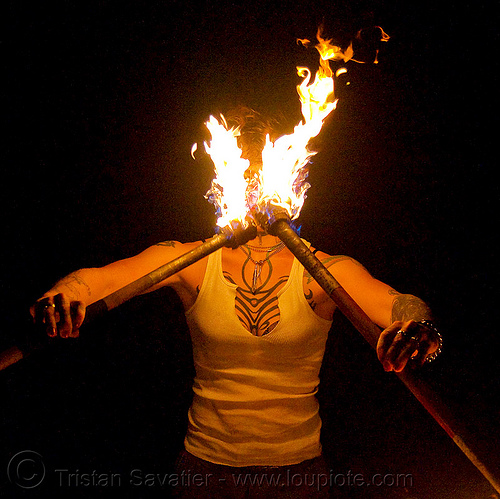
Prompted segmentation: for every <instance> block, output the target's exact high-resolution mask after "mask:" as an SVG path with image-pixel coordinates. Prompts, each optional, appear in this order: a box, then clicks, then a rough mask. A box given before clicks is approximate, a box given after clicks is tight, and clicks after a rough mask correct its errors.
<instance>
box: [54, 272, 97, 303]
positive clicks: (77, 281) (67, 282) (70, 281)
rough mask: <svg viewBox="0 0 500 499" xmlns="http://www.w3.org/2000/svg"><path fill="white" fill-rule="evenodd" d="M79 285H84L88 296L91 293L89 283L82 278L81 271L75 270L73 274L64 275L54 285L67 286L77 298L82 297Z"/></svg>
mask: <svg viewBox="0 0 500 499" xmlns="http://www.w3.org/2000/svg"><path fill="white" fill-rule="evenodd" d="M78 286H82V287H83V288H84V289H86V291H87V296H90V295H91V291H90V287H89V285H88V284H87V283H86V282H85V281H84V280H83V279H82V277H81V276H80V275H79V272H78V271H76V272H73V273H72V274H69V275H67V276H66V277H63V278H62V279H61V280H60V281H58V282H57V283H56V285H55V286H54V287H65V288H66V289H67V290H68V291H69V292H70V294H71V296H72V297H73V298H75V299H78V298H80V296H81V293H80V289H79V288H78Z"/></svg>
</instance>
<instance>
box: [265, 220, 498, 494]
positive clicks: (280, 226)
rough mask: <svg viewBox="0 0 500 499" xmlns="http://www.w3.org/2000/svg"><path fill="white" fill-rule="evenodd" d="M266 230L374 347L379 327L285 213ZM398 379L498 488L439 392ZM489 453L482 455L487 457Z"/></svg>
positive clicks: (412, 376) (408, 376)
mask: <svg viewBox="0 0 500 499" xmlns="http://www.w3.org/2000/svg"><path fill="white" fill-rule="evenodd" d="M268 230H269V233H270V234H273V235H275V236H277V237H279V238H280V239H281V241H283V243H284V244H285V246H286V247H287V248H288V249H289V250H290V251H291V252H292V253H293V255H294V256H295V257H296V258H297V260H299V262H300V263H301V264H302V265H303V266H304V268H305V269H306V270H307V271H308V272H309V274H311V276H312V277H314V279H315V280H316V282H317V283H318V284H319V285H320V286H321V287H322V288H323V290H324V291H325V292H326V293H327V294H328V296H329V297H330V298H331V299H332V300H333V301H334V302H335V304H336V305H337V307H338V308H339V310H340V311H341V312H342V313H343V314H344V315H345V316H346V317H347V319H349V321H350V322H351V323H352V324H353V326H354V327H355V328H356V329H357V330H358V331H359V332H360V333H361V334H362V335H363V337H364V338H365V340H366V341H367V342H368V343H369V344H370V345H371V346H372V347H373V348H376V346H377V341H378V338H379V336H380V332H381V331H380V328H379V327H378V326H377V325H376V324H374V323H373V322H372V321H371V319H370V318H369V317H368V316H367V315H366V314H365V312H364V311H363V310H362V309H361V308H360V307H359V305H358V304H357V303H356V302H355V301H354V300H353V299H352V298H351V296H350V295H349V294H348V293H347V292H346V291H345V290H344V288H342V286H341V285H340V284H339V283H338V282H337V280H336V279H335V278H334V277H333V276H332V274H330V272H329V271H328V269H327V268H326V267H325V266H324V265H323V264H322V263H321V261H320V260H319V259H318V258H317V257H316V256H315V255H314V254H313V253H312V251H310V250H309V248H308V247H307V246H306V245H305V244H304V242H303V241H302V239H301V238H300V237H299V236H298V235H297V234H296V233H295V231H294V230H293V229H292V228H291V227H290V221H289V218H288V216H287V215H286V214H285V213H282V212H280V211H277V212H275V213H273V219H271V221H270V222H268ZM396 375H397V376H398V377H399V379H400V380H401V381H402V382H403V383H404V384H405V385H406V387H407V388H408V389H409V390H410V391H411V392H412V393H413V395H414V396H415V397H416V398H417V400H418V401H419V402H420V403H421V404H422V405H423V406H424V408H425V409H426V410H427V411H428V412H429V414H430V415H431V416H432V417H433V418H434V419H435V420H436V421H437V423H438V424H439V425H440V426H441V427H442V428H443V429H444V430H445V431H446V433H447V434H448V435H449V436H450V437H451V438H452V439H453V441H454V442H455V444H457V445H458V447H459V448H460V449H461V450H462V452H463V453H464V454H465V455H466V456H467V458H468V459H469V460H470V461H471V462H472V464H474V466H476V468H477V469H478V470H479V471H480V472H481V473H482V474H483V476H484V477H485V478H486V479H487V480H488V481H489V482H490V483H491V485H492V486H493V487H494V488H495V490H496V491H497V492H500V478H499V477H498V472H497V474H496V475H495V474H494V473H493V471H492V469H494V466H491V467H490V466H487V465H486V464H485V463H484V459H483V460H481V459H480V458H479V457H478V454H477V450H473V448H474V447H477V445H475V443H474V439H473V437H472V436H471V435H470V433H469V432H468V430H466V429H465V426H464V425H463V424H462V423H461V422H460V421H459V420H458V418H457V417H455V415H454V414H453V413H452V411H451V410H450V408H449V407H448V406H447V405H446V404H445V403H444V401H443V400H442V399H441V398H440V397H439V395H438V394H437V393H436V392H435V391H434V390H433V389H432V388H431V387H430V386H429V385H428V383H426V382H425V381H424V380H423V379H422V378H419V377H418V374H417V372H416V371H411V370H409V369H405V370H403V371H402V372H400V373H396ZM487 457H488V456H484V458H487Z"/></svg>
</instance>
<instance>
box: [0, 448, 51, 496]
mask: <svg viewBox="0 0 500 499" xmlns="http://www.w3.org/2000/svg"><path fill="white" fill-rule="evenodd" d="M7 477H8V478H9V480H10V482H11V483H13V484H15V485H17V486H18V487H21V488H22V489H34V488H35V487H38V486H39V485H40V484H41V483H42V481H43V479H44V477H45V464H43V459H42V456H41V455H40V454H38V452H35V451H32V450H22V451H21V452H18V453H17V454H15V455H14V456H12V457H11V458H10V461H9V464H8V465H7Z"/></svg>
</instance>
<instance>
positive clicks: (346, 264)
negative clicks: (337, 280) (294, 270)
mask: <svg viewBox="0 0 500 499" xmlns="http://www.w3.org/2000/svg"><path fill="white" fill-rule="evenodd" d="M311 250H312V251H313V252H314V254H315V255H316V258H318V260H319V261H320V262H321V263H322V264H323V265H324V266H325V267H326V268H327V269H329V270H330V271H331V272H332V273H334V274H337V273H342V274H343V273H346V272H349V273H350V272H354V271H356V272H362V273H366V274H369V272H368V270H366V268H365V267H364V266H363V265H362V264H361V263H360V262H359V261H358V260H356V259H355V258H352V257H350V256H347V255H329V254H328V253H324V252H322V251H319V250H317V249H314V248H313V247H311ZM304 277H305V278H307V279H308V280H312V279H313V278H312V276H311V275H310V274H309V272H307V271H305V272H304Z"/></svg>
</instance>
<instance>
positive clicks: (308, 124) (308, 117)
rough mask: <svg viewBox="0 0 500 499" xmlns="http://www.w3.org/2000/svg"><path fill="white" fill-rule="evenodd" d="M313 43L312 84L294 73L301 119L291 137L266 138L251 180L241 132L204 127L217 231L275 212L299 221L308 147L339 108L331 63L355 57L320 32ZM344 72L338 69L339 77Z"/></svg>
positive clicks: (301, 71)
mask: <svg viewBox="0 0 500 499" xmlns="http://www.w3.org/2000/svg"><path fill="white" fill-rule="evenodd" d="M316 38H317V40H318V43H317V44H316V45H315V48H316V49H317V50H318V52H319V54H320V59H319V63H320V67H319V69H318V71H317V72H316V74H315V76H314V78H312V74H311V71H310V70H309V69H308V68H306V67H297V74H298V75H299V77H301V78H302V82H301V83H300V85H298V86H297V93H298V95H299V100H300V104H301V113H302V117H303V119H302V121H301V122H300V123H298V124H297V125H296V126H295V128H294V130H293V133H292V134H290V135H283V136H281V137H279V138H278V139H277V140H275V141H274V142H272V141H271V140H270V138H269V136H268V137H267V138H266V144H265V146H264V149H263V152H262V161H263V166H262V168H261V170H260V171H259V172H258V173H255V174H254V175H253V176H249V175H248V172H247V178H245V171H246V170H247V169H248V167H249V162H248V161H247V160H244V159H242V158H241V150H240V149H239V148H238V145H237V137H238V135H239V130H238V129H234V128H231V129H229V128H228V126H227V123H226V121H225V119H224V117H223V116H222V115H221V121H218V120H217V119H216V118H214V117H213V116H210V118H209V120H208V121H207V123H206V126H207V128H208V130H209V132H210V134H211V140H210V142H205V150H206V152H207V153H208V154H209V155H210V157H211V159H212V161H213V163H214V167H215V175H216V177H215V179H214V180H213V181H212V185H211V188H210V190H209V191H208V193H207V195H206V197H207V198H208V199H209V201H210V202H212V203H213V204H214V205H215V206H216V208H217V214H218V219H217V225H218V226H219V227H226V226H231V225H232V224H233V222H235V221H238V222H240V223H242V224H243V226H244V227H246V226H247V225H248V218H253V217H254V216H255V215H256V213H261V214H262V213H264V214H265V213H267V212H268V211H269V209H272V207H273V206H279V207H282V208H284V209H286V210H287V212H288V214H289V216H290V218H291V219H292V220H294V219H296V218H297V217H298V216H299V215H300V211H301V208H302V206H303V204H304V200H305V198H306V191H307V189H308V188H309V187H310V185H309V184H308V183H307V182H306V178H307V165H308V163H309V161H310V159H311V158H312V156H314V155H315V154H316V152H315V151H312V150H310V149H309V148H308V144H309V142H310V140H311V139H312V138H313V137H316V136H317V135H318V134H319V133H320V131H321V128H322V126H323V123H324V120H325V119H326V117H327V116H328V115H329V114H330V113H331V112H332V111H333V110H334V109H335V107H336V105H337V100H336V99H335V98H334V81H333V72H332V70H331V68H330V63H329V61H330V60H336V61H341V60H343V61H344V62H347V61H349V60H350V59H352V56H353V49H352V44H351V45H349V47H348V48H347V49H346V50H345V51H343V50H342V49H341V48H340V47H338V46H336V45H334V44H332V43H331V40H326V39H324V38H323V37H322V35H321V29H319V30H318V32H317V35H316ZM298 42H299V43H302V44H303V45H305V46H308V45H310V44H311V42H310V41H309V40H305V39H303V40H298ZM345 71H346V70H345V68H342V69H340V70H338V71H337V75H338V74H341V73H343V72H345ZM311 80H312V81H311ZM192 153H194V150H193V151H192Z"/></svg>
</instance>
